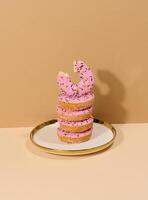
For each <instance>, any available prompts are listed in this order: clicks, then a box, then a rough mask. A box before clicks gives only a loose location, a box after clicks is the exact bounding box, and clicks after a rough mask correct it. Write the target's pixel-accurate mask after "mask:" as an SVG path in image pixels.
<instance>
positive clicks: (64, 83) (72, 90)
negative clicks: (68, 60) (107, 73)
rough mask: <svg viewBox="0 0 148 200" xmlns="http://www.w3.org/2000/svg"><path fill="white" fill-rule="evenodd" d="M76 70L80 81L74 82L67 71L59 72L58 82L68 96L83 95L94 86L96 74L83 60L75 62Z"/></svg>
mask: <svg viewBox="0 0 148 200" xmlns="http://www.w3.org/2000/svg"><path fill="white" fill-rule="evenodd" d="M74 72H77V73H78V75H79V77H80V82H79V83H73V82H72V80H71V78H70V76H69V75H68V74H67V73H64V72H59V74H58V76H57V82H58V85H59V88H60V90H61V92H62V93H64V94H65V95H67V96H82V95H85V94H87V93H90V92H91V90H92V88H93V86H94V76H93V74H92V72H91V70H90V68H89V67H88V66H87V65H86V64H85V63H84V62H83V61H79V60H78V61H75V62H74Z"/></svg>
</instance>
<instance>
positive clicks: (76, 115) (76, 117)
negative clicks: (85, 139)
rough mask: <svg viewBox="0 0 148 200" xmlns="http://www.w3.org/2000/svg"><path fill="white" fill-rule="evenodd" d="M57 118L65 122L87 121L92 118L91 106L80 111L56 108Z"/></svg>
mask: <svg viewBox="0 0 148 200" xmlns="http://www.w3.org/2000/svg"><path fill="white" fill-rule="evenodd" d="M57 113H58V118H61V119H64V120H67V121H81V120H85V119H88V118H89V117H91V116H92V106H91V107H89V108H86V109H82V110H69V109H65V108H61V107H60V106H58V107H57Z"/></svg>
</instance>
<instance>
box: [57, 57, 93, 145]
mask: <svg viewBox="0 0 148 200" xmlns="http://www.w3.org/2000/svg"><path fill="white" fill-rule="evenodd" d="M74 72H77V73H78V74H79V76H80V82H79V83H73V82H72V81H71V79H70V76H69V75H68V74H65V73H63V72H59V74H58V77H57V82H58V85H59V88H60V94H59V96H58V107H57V113H58V122H59V128H58V131H57V132H58V137H59V138H60V139H61V140H62V141H64V142H67V143H80V142H84V141H87V140H89V139H90V137H91V134H92V128H93V116H92V108H93V102H94V94H93V93H92V88H93V85H94V77H93V74H92V72H91V70H90V68H89V67H88V66H87V65H86V64H85V63H84V62H83V61H75V62H74Z"/></svg>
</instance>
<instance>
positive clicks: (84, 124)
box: [58, 117, 93, 133]
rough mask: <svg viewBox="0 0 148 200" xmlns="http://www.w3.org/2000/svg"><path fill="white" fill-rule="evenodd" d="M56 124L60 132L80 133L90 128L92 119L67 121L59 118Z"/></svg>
mask: <svg viewBox="0 0 148 200" xmlns="http://www.w3.org/2000/svg"><path fill="white" fill-rule="evenodd" d="M58 122H59V125H60V128H61V129H62V130H64V131H68V132H76V133H80V132H83V131H86V130H88V129H90V128H92V126H93V117H90V118H88V119H86V120H82V121H67V120H64V119H61V118H59V119H58Z"/></svg>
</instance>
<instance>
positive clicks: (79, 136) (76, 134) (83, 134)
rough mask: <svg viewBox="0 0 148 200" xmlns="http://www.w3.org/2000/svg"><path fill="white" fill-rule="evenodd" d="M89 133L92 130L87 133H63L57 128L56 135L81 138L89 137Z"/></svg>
mask: <svg viewBox="0 0 148 200" xmlns="http://www.w3.org/2000/svg"><path fill="white" fill-rule="evenodd" d="M91 133H92V128H91V129H89V130H87V131H84V132H81V133H75V132H67V131H64V130H62V129H60V128H58V135H59V136H64V137H67V138H81V137H84V136H87V135H90V134H91Z"/></svg>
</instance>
